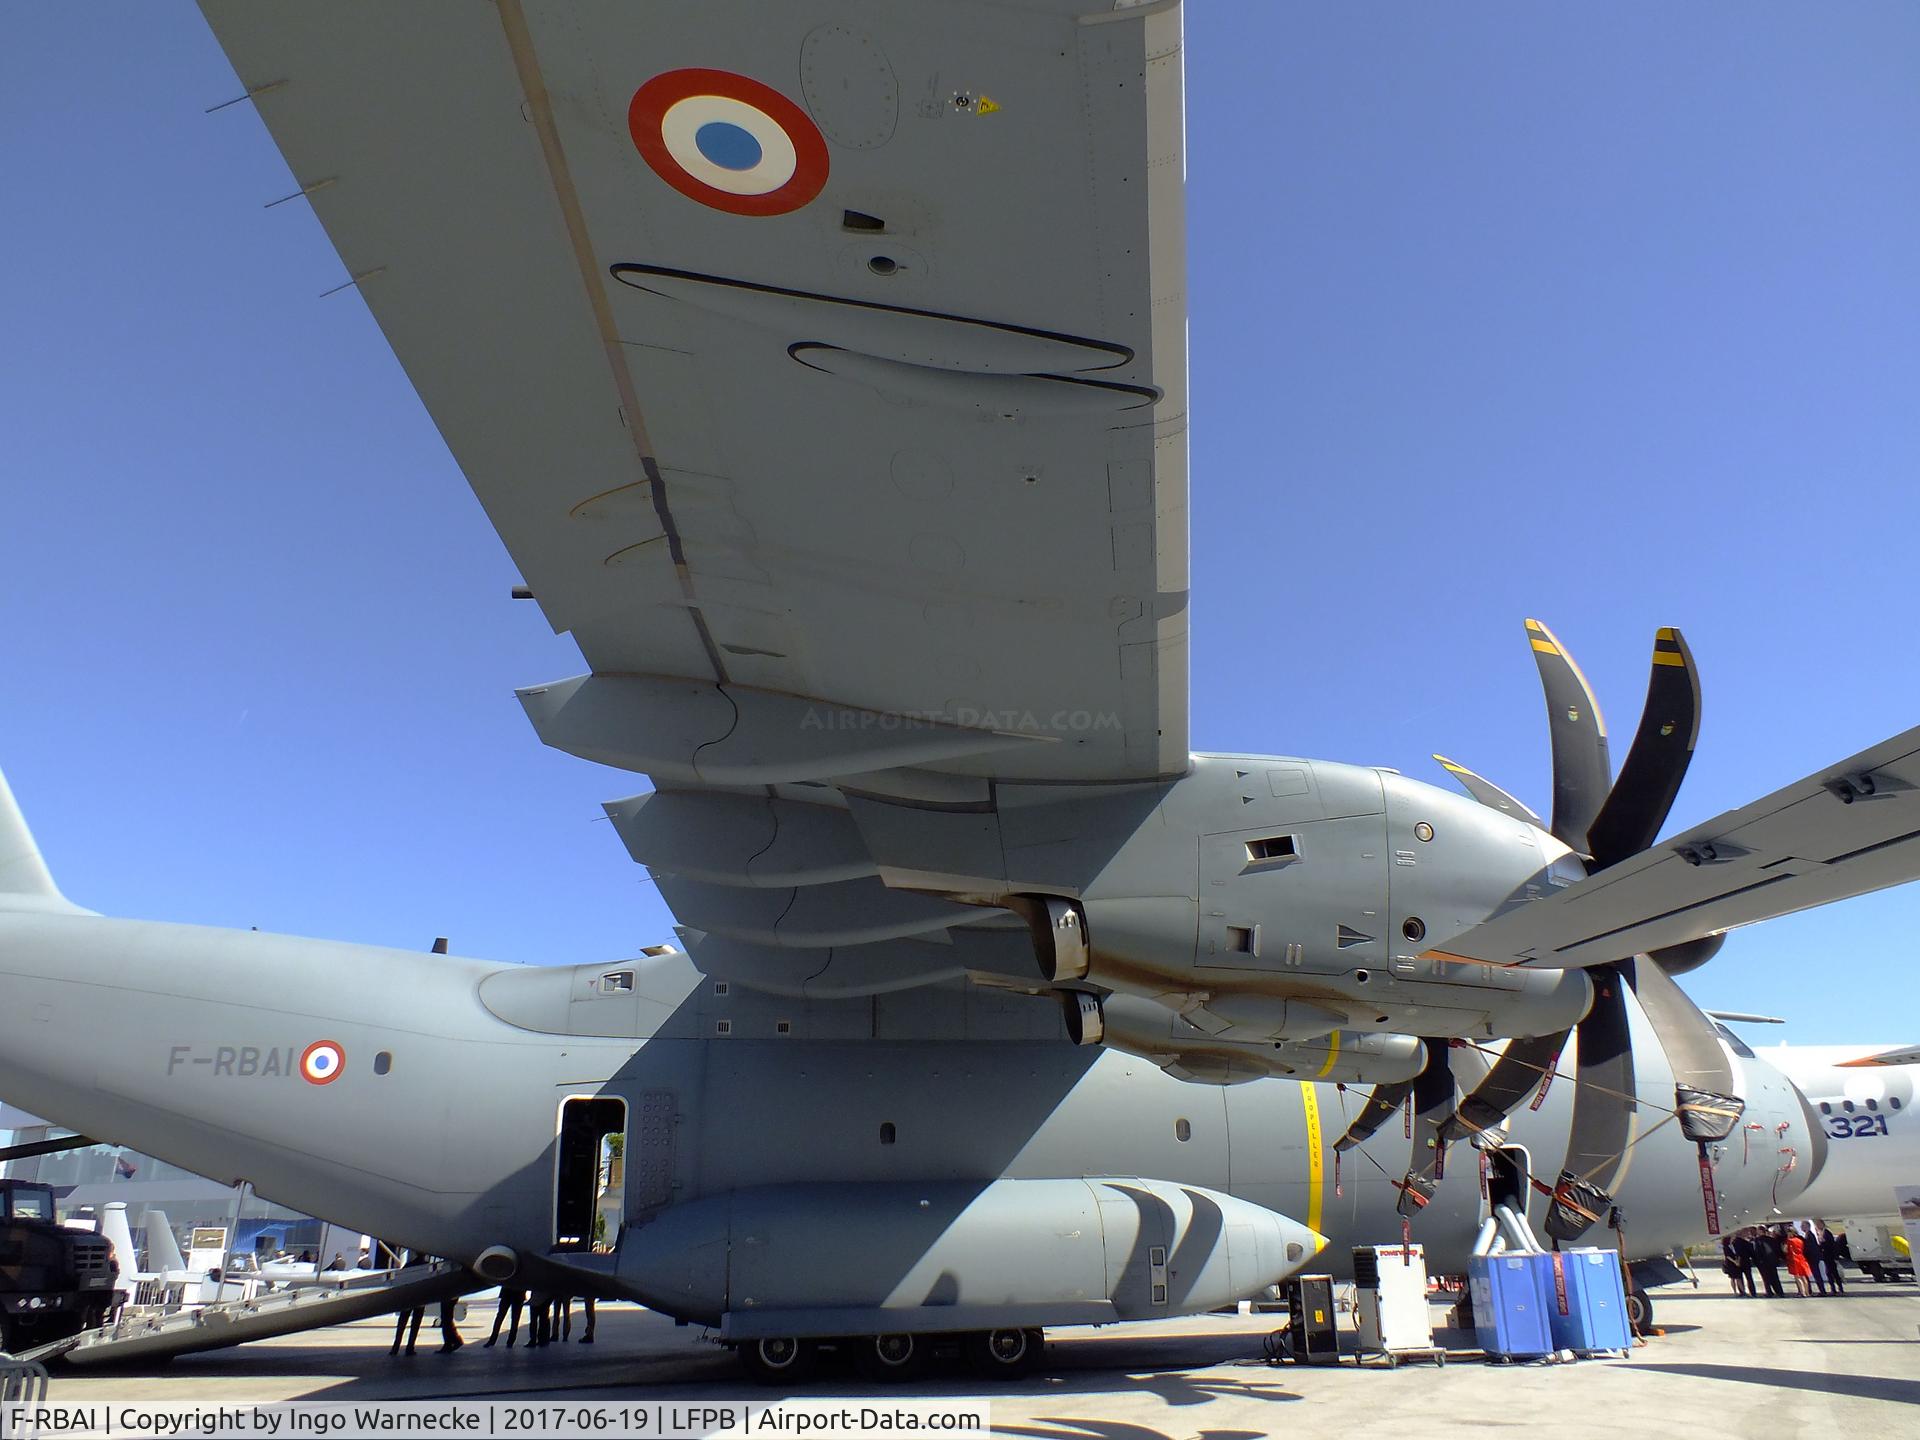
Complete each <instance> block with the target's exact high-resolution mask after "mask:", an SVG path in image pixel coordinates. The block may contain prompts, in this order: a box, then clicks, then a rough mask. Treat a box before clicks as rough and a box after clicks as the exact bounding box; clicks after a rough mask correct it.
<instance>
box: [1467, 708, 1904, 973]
mask: <svg viewBox="0 0 1920 1440" xmlns="http://www.w3.org/2000/svg"><path fill="white" fill-rule="evenodd" d="M1917 877H1920V728H1915V729H1913V730H1908V731H1906V732H1904V733H1903V734H1900V735H1896V736H1895V737H1893V738H1892V739H1891V740H1886V741H1883V742H1881V743H1880V744H1878V745H1876V746H1874V747H1873V748H1872V749H1870V750H1865V751H1862V752H1861V753H1860V754H1858V755H1855V756H1853V757H1852V758H1851V759H1848V760H1843V761H1841V762H1840V763H1839V764H1837V765H1831V766H1828V767H1827V768H1826V769H1824V770H1820V771H1816V772H1815V773H1814V774H1812V775H1810V776H1808V777H1807V778H1806V779H1804V780H1801V781H1798V782H1796V783H1795V784H1792V785H1789V786H1787V787H1786V788H1785V789H1783V790H1777V791H1775V792H1774V793H1773V794H1771V795H1768V796H1766V797H1765V798H1764V799H1761V800H1756V801H1754V802H1753V803H1752V804H1750V805H1746V806H1743V807H1742V808H1740V809H1738V810H1732V811H1729V812H1728V813H1726V814H1724V815H1721V816H1718V817H1716V818H1714V819H1712V820H1709V821H1707V822H1706V823H1705V824H1704V825H1696V826H1694V827H1693V829H1691V830H1689V831H1687V832H1686V833H1685V834H1682V835H1679V836H1676V837H1675V838H1673V839H1671V840H1666V841H1662V842H1661V843H1660V844H1658V845H1656V846H1654V847H1653V848H1651V849H1648V850H1644V851H1642V852H1641V853H1640V854H1638V855H1635V856H1633V857H1632V858H1631V859H1627V860H1623V861H1621V862H1620V863H1619V864H1617V865H1615V866H1613V867H1612V868H1610V869H1608V870H1605V871H1603V872H1601V873H1600V874H1598V875H1596V876H1594V877H1593V878H1592V879H1590V880H1586V881H1583V882H1581V883H1579V884H1577V885H1572V886H1569V887H1567V888H1565V889H1562V890H1559V891H1557V892H1555V893H1552V894H1550V895H1547V896H1545V897H1543V898H1540V899H1537V900H1525V899H1523V900H1517V901H1515V902H1514V903H1513V904H1512V906H1511V907H1510V908H1509V909H1507V910H1506V911H1504V912H1502V913H1500V914H1498V915H1496V916H1494V918H1493V919H1491V920H1488V921H1486V922H1485V923H1484V924H1481V925H1478V926H1475V927H1474V928H1473V929H1472V930H1469V931H1467V932H1466V933H1465V934H1463V935H1458V936H1455V937H1453V938H1452V939H1449V940H1447V941H1446V942H1445V946H1444V949H1439V950H1436V951H1434V952H1433V953H1434V954H1435V955H1436V956H1439V957H1440V958H1444V959H1457V960H1479V961H1485V962H1487V963H1490V964H1495V965H1537V966H1556V967H1557V966H1585V965H1603V964H1606V963H1608V962H1610V961H1615V960H1624V959H1626V958H1627V957H1629V956H1631V955H1636V954H1644V953H1646V952H1648V951H1653V950H1659V949H1661V948H1663V947H1665V946H1670V945H1678V944H1681V943H1683V942H1685V941H1689V940H1698V939H1700V938H1701V937H1703V936H1707V935H1713V934H1718V933H1721V932H1723V931H1726V930H1731V929H1733V928H1735V927H1737V926H1741V925H1751V924H1754V923H1755V922H1756V921H1760V920H1770V919H1772V918H1773V917H1774V916H1776V915H1786V914H1790V913H1792V912H1793V911H1796V910H1807V909H1811V908H1812V907H1814V906H1816V905H1826V904H1829V903H1831V902H1832V901H1835V900H1844V899H1846V898H1848V897H1849V896H1853V895H1863V894H1866V893H1867V892H1868V891H1870V890H1881V889H1885V888H1886V887H1888V886H1890V885H1899V884H1902V883H1904V882H1906V881H1908V880H1912V879H1915V878H1917Z"/></svg>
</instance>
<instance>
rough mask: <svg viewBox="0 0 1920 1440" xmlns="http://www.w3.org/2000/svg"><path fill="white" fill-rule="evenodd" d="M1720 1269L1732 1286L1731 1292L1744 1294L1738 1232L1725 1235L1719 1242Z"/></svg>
mask: <svg viewBox="0 0 1920 1440" xmlns="http://www.w3.org/2000/svg"><path fill="white" fill-rule="evenodd" d="M1720 1269H1721V1272H1722V1273H1723V1274H1725V1275H1726V1277H1727V1281H1728V1283H1729V1284H1731V1285H1732V1286H1733V1293H1734V1294H1736V1295H1745V1294H1746V1293H1747V1281H1746V1277H1745V1275H1744V1274H1743V1273H1742V1271H1741V1268H1740V1236H1739V1235H1738V1233H1735V1234H1732V1235H1729V1236H1727V1237H1726V1238H1725V1239H1723V1240H1722V1241H1721V1242H1720Z"/></svg>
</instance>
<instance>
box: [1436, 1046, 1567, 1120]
mask: <svg viewBox="0 0 1920 1440" xmlns="http://www.w3.org/2000/svg"><path fill="white" fill-rule="evenodd" d="M1572 1033H1573V1032H1572V1031H1571V1030H1561V1031H1557V1032H1555V1033H1554V1034H1551V1035H1526V1036H1521V1037H1519V1038H1518V1039H1514V1040H1509V1041H1508V1042H1507V1048H1506V1049H1505V1050H1504V1051H1502V1052H1501V1054H1500V1058H1499V1059H1498V1060H1495V1061H1494V1062H1493V1064H1492V1066H1491V1067H1489V1069H1488V1070H1487V1073H1486V1076H1485V1077H1484V1078H1483V1079H1482V1080H1481V1081H1480V1083H1479V1084H1478V1085H1476V1086H1474V1087H1473V1090H1472V1091H1471V1092H1470V1093H1469V1094H1468V1095H1467V1096H1466V1098H1465V1099H1463V1100H1462V1101H1461V1102H1460V1108H1459V1109H1457V1110H1455V1111H1454V1112H1453V1114H1452V1115H1451V1116H1449V1117H1448V1118H1447V1121H1446V1123H1445V1124H1444V1125H1443V1126H1442V1127H1441V1129H1442V1131H1443V1132H1444V1133H1445V1134H1446V1135H1447V1136H1448V1138H1452V1137H1453V1136H1455V1135H1462V1134H1465V1135H1478V1134H1480V1133H1481V1132H1482V1131H1484V1130H1491V1129H1493V1128H1494V1127H1495V1126H1496V1125H1498V1124H1499V1123H1500V1122H1501V1121H1502V1120H1505V1119H1506V1118H1507V1116H1509V1115H1511V1114H1512V1113H1513V1112H1514V1111H1516V1110H1518V1109H1519V1108H1520V1106H1521V1104H1522V1102H1524V1101H1525V1100H1526V1098H1527V1097H1528V1096H1529V1095H1532V1094H1534V1093H1536V1092H1537V1091H1538V1090H1539V1089H1540V1082H1541V1081H1542V1080H1544V1079H1545V1078H1546V1076H1547V1074H1548V1072H1550V1071H1551V1070H1552V1069H1553V1068H1554V1066H1555V1065H1556V1064H1557V1063H1558V1062H1559V1059H1560V1052H1561V1051H1562V1050H1563V1049H1565V1048H1566V1044H1567V1037H1568V1036H1569V1035H1571V1034H1572Z"/></svg>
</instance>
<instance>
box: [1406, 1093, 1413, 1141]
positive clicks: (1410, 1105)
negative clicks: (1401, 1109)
mask: <svg viewBox="0 0 1920 1440" xmlns="http://www.w3.org/2000/svg"><path fill="white" fill-rule="evenodd" d="M1406 1117H1407V1122H1406V1123H1407V1139H1409V1140H1411V1139H1412V1138H1413V1093H1412V1092H1411V1091H1409V1092H1408V1093H1407V1106H1406Z"/></svg>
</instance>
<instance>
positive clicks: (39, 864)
mask: <svg viewBox="0 0 1920 1440" xmlns="http://www.w3.org/2000/svg"><path fill="white" fill-rule="evenodd" d="M23 905H24V906H26V907H31V908H34V909H51V910H77V909H78V908H79V907H78V906H76V905H74V904H72V903H71V902H70V901H68V899H67V897H66V896H64V895H62V894H61V893H60V887H59V886H57V885H55V884H54V883H53V876H52V874H51V873H50V872H49V871H48V870H47V862H46V861H45V860H43V859H41V858H40V847H39V846H38V845H36V844H34V843H33V832H32V831H31V830H29V829H27V822H26V817H24V816H23V815H21V813H20V806H19V804H18V803H17V802H16V801H15V800H14V798H13V791H12V789H11V788H9V787H8V785H7V777H6V776H5V775H3V774H0V909H17V908H22V907H23Z"/></svg>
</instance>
